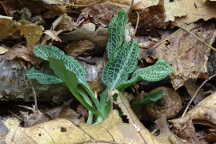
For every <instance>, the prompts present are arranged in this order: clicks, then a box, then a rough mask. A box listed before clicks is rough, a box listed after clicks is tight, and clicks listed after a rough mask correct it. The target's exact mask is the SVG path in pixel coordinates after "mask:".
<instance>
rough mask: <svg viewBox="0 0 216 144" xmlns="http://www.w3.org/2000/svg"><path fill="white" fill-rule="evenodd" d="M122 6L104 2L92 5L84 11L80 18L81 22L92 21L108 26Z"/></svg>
mask: <svg viewBox="0 0 216 144" xmlns="http://www.w3.org/2000/svg"><path fill="white" fill-rule="evenodd" d="M120 8H121V7H120V6H116V5H115V4H114V3H110V2H104V3H99V4H96V5H91V6H89V7H86V8H84V9H83V10H82V13H81V14H80V16H79V18H78V19H79V21H81V22H82V21H83V18H84V19H92V21H93V23H95V24H100V25H102V26H107V25H108V24H109V22H110V20H111V19H112V17H113V16H114V15H115V14H117V12H118V10H119V9H120ZM79 23H80V22H79Z"/></svg>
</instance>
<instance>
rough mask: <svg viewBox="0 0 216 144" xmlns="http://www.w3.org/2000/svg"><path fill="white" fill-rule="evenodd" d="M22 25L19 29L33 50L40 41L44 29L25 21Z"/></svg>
mask: <svg viewBox="0 0 216 144" xmlns="http://www.w3.org/2000/svg"><path fill="white" fill-rule="evenodd" d="M20 23H21V24H22V25H21V26H20V28H19V29H20V33H21V35H24V37H25V38H26V40H27V47H29V48H32V47H33V46H34V45H35V44H36V43H37V42H38V41H39V40H40V37H41V36H42V34H43V27H42V26H39V25H36V24H34V23H31V22H28V21H24V20H22V21H20Z"/></svg>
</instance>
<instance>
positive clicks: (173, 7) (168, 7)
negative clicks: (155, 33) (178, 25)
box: [164, 0, 187, 22]
mask: <svg viewBox="0 0 216 144" xmlns="http://www.w3.org/2000/svg"><path fill="white" fill-rule="evenodd" d="M185 5H186V4H185V3H184V1H183V0H173V1H170V0H164V10H165V22H168V21H175V19H176V17H183V16H186V15H187V13H186V11H185V10H184V7H185Z"/></svg>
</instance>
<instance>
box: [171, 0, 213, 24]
mask: <svg viewBox="0 0 216 144" xmlns="http://www.w3.org/2000/svg"><path fill="white" fill-rule="evenodd" d="M175 2H181V3H182V4H181V5H179V7H180V8H181V9H183V10H184V11H185V13H186V17H184V18H179V19H177V20H176V22H177V23H178V24H185V23H187V24H189V23H193V22H196V21H197V20H199V19H203V20H209V19H211V18H216V13H215V10H216V4H215V3H207V2H205V1H204V0H175V1H174V3H175Z"/></svg>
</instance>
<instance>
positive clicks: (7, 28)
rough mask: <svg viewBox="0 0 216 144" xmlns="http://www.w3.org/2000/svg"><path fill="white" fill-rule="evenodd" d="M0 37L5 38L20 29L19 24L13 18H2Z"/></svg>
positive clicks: (0, 21) (0, 19) (0, 20)
mask: <svg viewBox="0 0 216 144" xmlns="http://www.w3.org/2000/svg"><path fill="white" fill-rule="evenodd" d="M0 27H1V32H0V39H4V38H6V37H8V36H10V35H12V34H13V33H15V32H16V31H17V30H18V24H17V23H15V22H14V21H13V20H12V19H8V18H4V17H3V18H0Z"/></svg>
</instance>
